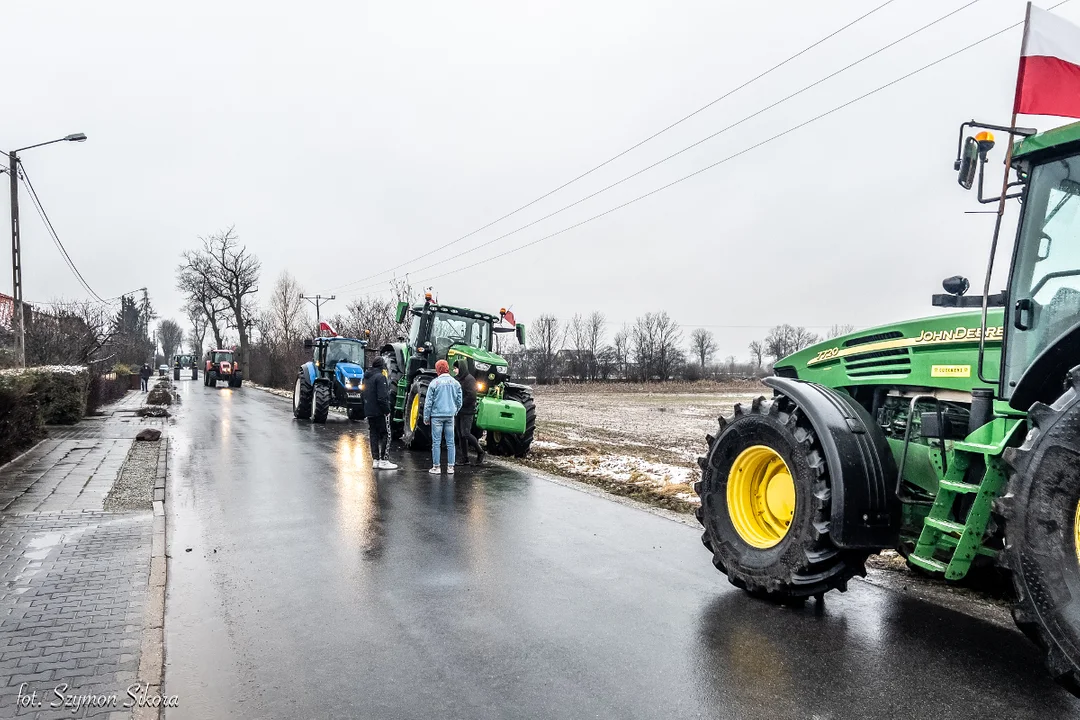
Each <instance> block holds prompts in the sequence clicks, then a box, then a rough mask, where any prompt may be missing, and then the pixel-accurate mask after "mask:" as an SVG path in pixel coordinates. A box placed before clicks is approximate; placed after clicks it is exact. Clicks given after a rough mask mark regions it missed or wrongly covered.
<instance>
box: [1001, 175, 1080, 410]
mask: <svg viewBox="0 0 1080 720" xmlns="http://www.w3.org/2000/svg"><path fill="white" fill-rule="evenodd" d="M1029 183H1030V184H1029V186H1028V189H1027V196H1026V198H1025V200H1024V219H1023V223H1022V225H1021V228H1020V234H1019V236H1018V238H1017V243H1018V245H1017V249H1016V259H1015V262H1014V265H1013V276H1012V282H1011V288H1010V295H1011V296H1012V298H1014V300H1015V307H1014V310H1015V313H1014V317H1010V318H1009V321H1010V322H1006V333H1007V336H1006V347H1007V357H1006V361H1005V381H1006V382H1005V383H1004V388H1005V392H1006V395H1009V394H1011V388H1012V386H1013V384H1014V383H1015V382H1017V381H1018V380H1019V379H1020V377H1021V376H1022V375H1023V374H1024V371H1025V370H1026V369H1027V368H1028V367H1030V365H1031V363H1032V361H1033V360H1034V359H1035V358H1036V357H1037V356H1038V355H1039V353H1041V352H1042V351H1043V350H1045V349H1046V348H1047V347H1048V346H1050V345H1051V344H1052V343H1053V342H1054V341H1055V340H1057V339H1058V338H1059V337H1061V336H1062V334H1064V333H1066V332H1068V331H1069V330H1070V329H1071V328H1072V327H1073V326H1074V325H1075V324H1076V323H1077V322H1078V321H1080V156H1072V157H1066V158H1061V159H1057V160H1052V161H1050V162H1048V163H1045V164H1043V165H1038V166H1036V167H1035V168H1034V169H1033V170H1032V172H1031V179H1030V181H1029Z"/></svg>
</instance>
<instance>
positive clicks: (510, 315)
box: [503, 310, 514, 325]
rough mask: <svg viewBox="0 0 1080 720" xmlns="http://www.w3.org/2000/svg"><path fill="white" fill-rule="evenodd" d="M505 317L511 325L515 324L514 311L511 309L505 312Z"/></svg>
mask: <svg viewBox="0 0 1080 720" xmlns="http://www.w3.org/2000/svg"><path fill="white" fill-rule="evenodd" d="M503 318H504V319H505V320H506V322H508V323H510V324H511V325H513V324H514V313H512V312H510V311H509V310H507V311H506V312H504V313H503Z"/></svg>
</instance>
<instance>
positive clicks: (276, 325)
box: [260, 270, 311, 348]
mask: <svg viewBox="0 0 1080 720" xmlns="http://www.w3.org/2000/svg"><path fill="white" fill-rule="evenodd" d="M301 292H303V289H302V288H301V287H300V284H299V283H297V282H296V278H294V277H293V276H292V274H291V273H290V272H289V271H288V270H282V271H281V274H280V275H278V277H277V280H276V281H275V282H274V289H273V290H272V291H271V294H270V302H269V306H268V313H267V314H268V317H266V318H265V322H262V323H260V325H262V328H261V329H262V330H263V334H264V335H265V336H267V339H268V340H271V341H273V342H277V343H280V344H281V345H283V346H285V347H288V348H291V347H293V346H294V345H296V343H297V342H298V341H299V338H300V336H301V334H303V333H304V332H306V331H307V329H308V326H309V325H310V324H311V321H310V319H309V318H308V316H307V308H306V307H305V303H304V300H303V299H302V298H301V297H300V293H301Z"/></svg>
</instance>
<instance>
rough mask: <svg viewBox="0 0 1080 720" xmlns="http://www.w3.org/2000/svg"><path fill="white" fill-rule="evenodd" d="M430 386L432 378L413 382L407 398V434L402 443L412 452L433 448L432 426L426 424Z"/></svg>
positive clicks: (404, 435)
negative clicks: (425, 405)
mask: <svg viewBox="0 0 1080 720" xmlns="http://www.w3.org/2000/svg"><path fill="white" fill-rule="evenodd" d="M430 384H431V377H430V376H428V375H421V376H420V377H418V378H416V380H413V384H412V387H411V388H410V389H409V395H408V397H406V398H405V432H404V433H403V435H402V442H404V443H405V447H407V448H409V449H410V450H425V449H428V448H430V447H431V426H430V425H425V424H424V402H425V401H426V400H427V391H428V385H430ZM414 405H415V407H414Z"/></svg>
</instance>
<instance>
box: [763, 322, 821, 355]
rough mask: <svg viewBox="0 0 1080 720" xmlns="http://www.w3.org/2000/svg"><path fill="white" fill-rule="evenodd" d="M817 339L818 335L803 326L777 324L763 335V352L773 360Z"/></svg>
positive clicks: (808, 345)
mask: <svg viewBox="0 0 1080 720" xmlns="http://www.w3.org/2000/svg"><path fill="white" fill-rule="evenodd" d="M817 341H818V336H817V335H815V334H814V333H812V332H810V331H809V330H807V329H806V328H804V327H794V326H792V325H788V324H784V325H777V326H776V327H774V328H772V329H771V330H769V334H768V335H767V336H766V337H765V354H766V355H768V356H769V357H771V358H772V359H773V360H774V361H775V360H779V359H780V358H783V357H787V356H788V355H790V354H792V353H795V352H798V351H799V350H802V349H803V348H807V347H810V346H811V345H813V344H814V343H816V342H817Z"/></svg>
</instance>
